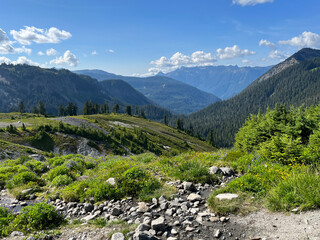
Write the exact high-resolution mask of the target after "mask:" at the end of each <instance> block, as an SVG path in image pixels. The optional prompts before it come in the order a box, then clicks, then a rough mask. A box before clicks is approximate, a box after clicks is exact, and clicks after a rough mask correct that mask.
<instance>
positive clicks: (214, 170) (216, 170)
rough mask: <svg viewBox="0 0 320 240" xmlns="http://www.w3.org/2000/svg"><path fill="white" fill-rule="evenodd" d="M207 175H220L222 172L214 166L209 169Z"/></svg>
mask: <svg viewBox="0 0 320 240" xmlns="http://www.w3.org/2000/svg"><path fill="white" fill-rule="evenodd" d="M209 173H210V174H221V173H222V171H221V169H220V168H218V167H216V166H212V167H210V168H209Z"/></svg>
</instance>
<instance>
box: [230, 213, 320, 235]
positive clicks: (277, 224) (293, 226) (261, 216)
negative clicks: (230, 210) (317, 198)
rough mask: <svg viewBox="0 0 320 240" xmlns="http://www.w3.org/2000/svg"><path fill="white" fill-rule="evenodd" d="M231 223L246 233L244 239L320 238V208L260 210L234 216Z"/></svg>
mask: <svg viewBox="0 0 320 240" xmlns="http://www.w3.org/2000/svg"><path fill="white" fill-rule="evenodd" d="M230 225H233V226H234V227H235V228H236V229H237V230H238V231H242V232H243V234H245V236H244V238H243V239H259V238H260V239H266V240H273V239H281V240H282V239H283V240H320V210H317V211H312V212H303V213H298V214H294V213H290V214H285V213H270V212H268V211H266V210H260V211H258V212H255V213H251V214H249V215H247V216H233V217H231V218H230Z"/></svg>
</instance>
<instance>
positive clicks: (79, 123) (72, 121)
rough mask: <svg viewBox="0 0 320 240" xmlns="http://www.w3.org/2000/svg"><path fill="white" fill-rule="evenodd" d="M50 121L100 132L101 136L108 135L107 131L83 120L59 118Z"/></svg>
mask: <svg viewBox="0 0 320 240" xmlns="http://www.w3.org/2000/svg"><path fill="white" fill-rule="evenodd" d="M51 120H55V121H61V122H63V123H67V124H70V125H73V126H77V127H84V128H94V129H96V130H99V131H101V132H102V133H103V134H108V131H106V130H105V129H103V128H101V127H99V126H98V125H96V124H94V123H92V122H88V121H87V120H84V119H79V118H73V117H59V118H51Z"/></svg>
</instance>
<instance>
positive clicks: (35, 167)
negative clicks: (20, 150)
mask: <svg viewBox="0 0 320 240" xmlns="http://www.w3.org/2000/svg"><path fill="white" fill-rule="evenodd" d="M23 165H24V166H26V167H27V168H29V169H30V170H31V171H33V172H35V173H36V174H38V175H40V174H41V173H45V172H46V171H48V167H47V165H45V164H44V163H43V162H40V161H37V160H34V159H32V160H29V161H27V162H25V163H24V164H23Z"/></svg>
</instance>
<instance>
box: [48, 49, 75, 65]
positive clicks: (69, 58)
mask: <svg viewBox="0 0 320 240" xmlns="http://www.w3.org/2000/svg"><path fill="white" fill-rule="evenodd" d="M78 63H79V60H78V59H77V57H76V56H75V55H74V54H73V53H71V52H70V51H69V50H68V51H66V52H65V53H64V54H63V56H60V57H56V58H55V59H53V60H51V61H50V64H56V65H63V64H68V65H69V66H71V67H75V66H77V65H78Z"/></svg>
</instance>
